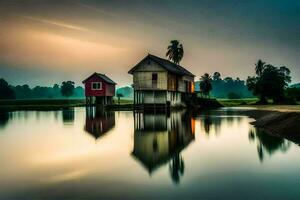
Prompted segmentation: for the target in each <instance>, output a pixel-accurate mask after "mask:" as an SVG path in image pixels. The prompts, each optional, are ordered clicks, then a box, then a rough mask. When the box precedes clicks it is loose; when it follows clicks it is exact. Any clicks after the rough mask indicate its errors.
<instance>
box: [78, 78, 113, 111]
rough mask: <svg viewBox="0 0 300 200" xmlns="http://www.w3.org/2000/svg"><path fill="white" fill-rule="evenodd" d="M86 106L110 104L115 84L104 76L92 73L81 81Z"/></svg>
mask: <svg viewBox="0 0 300 200" xmlns="http://www.w3.org/2000/svg"><path fill="white" fill-rule="evenodd" d="M82 83H83V84H84V88H85V96H86V102H87V104H94V103H96V104H100V105H107V104H112V101H113V96H114V95H115V86H116V83H115V82H114V81H113V80H111V79H110V78H109V77H107V76H106V75H105V74H100V73H96V72H95V73H93V74H92V75H91V76H89V77H88V78H86V79H85V80H84V81H82Z"/></svg>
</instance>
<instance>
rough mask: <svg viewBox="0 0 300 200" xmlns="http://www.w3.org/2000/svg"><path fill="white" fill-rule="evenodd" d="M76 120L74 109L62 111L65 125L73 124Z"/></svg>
mask: <svg viewBox="0 0 300 200" xmlns="http://www.w3.org/2000/svg"><path fill="white" fill-rule="evenodd" d="M74 119H75V111H74V108H64V109H63V110H62V120H63V123H64V124H73V123H74Z"/></svg>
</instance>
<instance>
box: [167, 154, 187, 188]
mask: <svg viewBox="0 0 300 200" xmlns="http://www.w3.org/2000/svg"><path fill="white" fill-rule="evenodd" d="M169 168H170V174H171V177H172V180H173V182H174V183H179V181H180V177H181V176H183V174H184V162H183V158H182V156H181V155H180V154H176V155H175V156H174V157H173V158H172V160H171V162H170V164H169Z"/></svg>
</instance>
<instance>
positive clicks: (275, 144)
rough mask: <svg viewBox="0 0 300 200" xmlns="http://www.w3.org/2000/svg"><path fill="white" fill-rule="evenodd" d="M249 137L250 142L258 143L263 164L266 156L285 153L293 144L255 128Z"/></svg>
mask: <svg viewBox="0 0 300 200" xmlns="http://www.w3.org/2000/svg"><path fill="white" fill-rule="evenodd" d="M248 137H249V141H251V142H254V141H256V143H257V154H258V157H259V160H260V161H261V162H263V160H264V159H265V154H269V155H270V156H271V155H272V154H274V153H275V152H277V151H281V152H283V153H285V152H287V151H288V149H289V148H290V146H291V142H289V141H288V140H286V139H283V138H279V137H274V136H271V135H268V134H266V133H264V132H262V131H260V130H259V129H255V128H253V129H252V130H250V132H249V135H248Z"/></svg>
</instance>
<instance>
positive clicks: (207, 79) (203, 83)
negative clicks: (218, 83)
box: [200, 73, 212, 96]
mask: <svg viewBox="0 0 300 200" xmlns="http://www.w3.org/2000/svg"><path fill="white" fill-rule="evenodd" d="M211 80H212V79H211V76H210V75H209V74H208V73H205V74H204V75H203V76H201V78H200V90H201V92H202V93H203V94H204V95H206V96H209V93H210V91H211V90H212V84H211Z"/></svg>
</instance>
